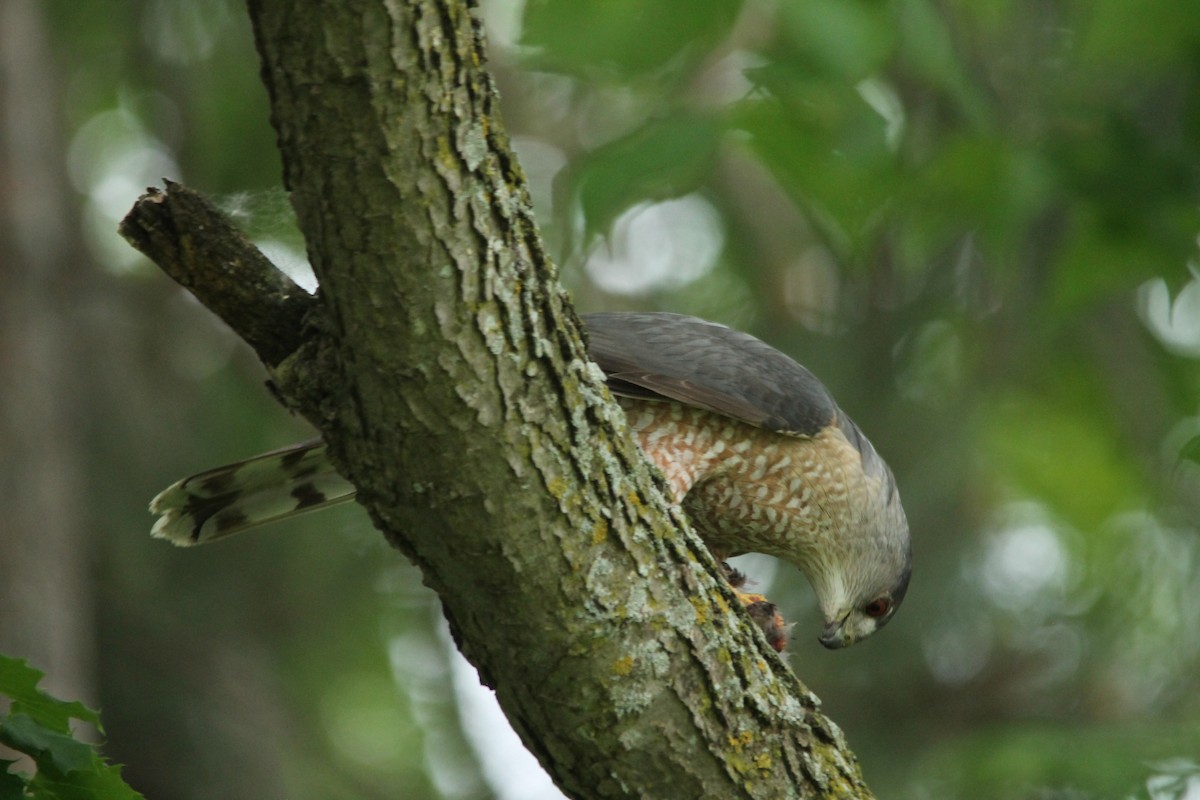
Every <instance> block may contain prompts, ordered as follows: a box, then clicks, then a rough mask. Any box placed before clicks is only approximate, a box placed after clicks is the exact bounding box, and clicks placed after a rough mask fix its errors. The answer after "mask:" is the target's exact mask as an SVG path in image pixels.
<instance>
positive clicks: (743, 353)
mask: <svg viewBox="0 0 1200 800" xmlns="http://www.w3.org/2000/svg"><path fill="white" fill-rule="evenodd" d="M582 319H583V322H584V326H585V327H586V328H587V332H588V352H589V354H590V355H591V357H592V359H593V360H594V361H595V362H596V363H597V364H599V365H600V368H601V369H602V370H604V373H605V375H607V376H608V385H609V388H610V389H611V390H612V391H613V393H614V394H618V395H624V396H627V397H641V398H650V399H670V400H675V401H677V402H680V403H685V404H687V405H690V406H696V407H698V408H704V409H708V410H709V411H715V412H717V413H718V414H725V415H727V416H730V417H733V418H734V419H739V420H742V421H743V422H748V423H750V424H751V425H755V426H758V427H761V428H766V429H767V430H772V431H778V432H780V433H786V434H791V435H793V436H813V435H815V434H816V433H818V432H819V431H821V430H822V429H823V428H825V427H828V426H829V425H830V424H831V423H832V422H834V420H835V418H836V417H837V416H838V413H839V411H838V407H837V403H835V402H834V400H833V396H832V395H830V394H829V390H828V389H826V388H825V386H824V385H823V384H822V383H821V381H820V380H818V379H817V376H815V375H813V374H812V373H811V372H809V371H808V370H807V369H805V368H804V367H802V366H800V365H799V364H797V363H796V362H795V361H794V360H792V359H791V358H789V357H788V356H786V355H784V354H783V353H781V352H779V351H778V350H776V349H775V348H773V347H771V346H770V345H768V344H766V343H765V342H762V341H761V340H759V339H756V338H754V337H753V336H751V335H749V334H747V333H741V332H739V331H735V330H733V329H731V328H727V327H725V326H724V325H718V324H716V323H713V322H706V321H705V320H702V319H698V318H696V317H688V316H683V315H681V314H667V313H623V312H612V313H596V314H584V315H583V317H582Z"/></svg>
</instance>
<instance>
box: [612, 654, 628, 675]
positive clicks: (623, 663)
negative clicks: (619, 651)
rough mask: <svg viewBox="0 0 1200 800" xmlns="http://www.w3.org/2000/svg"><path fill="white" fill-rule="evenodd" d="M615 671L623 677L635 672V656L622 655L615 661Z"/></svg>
mask: <svg viewBox="0 0 1200 800" xmlns="http://www.w3.org/2000/svg"><path fill="white" fill-rule="evenodd" d="M613 672H615V673H617V674H618V675H620V676H621V677H625V676H626V675H628V674H630V673H631V672H633V656H621V657H620V658H618V659H617V660H616V661H614V662H613Z"/></svg>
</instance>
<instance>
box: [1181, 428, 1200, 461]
mask: <svg viewBox="0 0 1200 800" xmlns="http://www.w3.org/2000/svg"><path fill="white" fill-rule="evenodd" d="M1179 458H1180V460H1181V461H1191V462H1192V463H1193V464H1200V433H1198V434H1196V435H1195V436H1193V437H1192V438H1191V439H1188V441H1187V443H1186V444H1185V445H1184V446H1183V447H1182V448H1180V450H1179Z"/></svg>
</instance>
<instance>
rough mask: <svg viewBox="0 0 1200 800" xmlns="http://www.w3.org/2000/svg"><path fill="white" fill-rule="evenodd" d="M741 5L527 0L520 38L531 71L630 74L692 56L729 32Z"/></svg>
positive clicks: (726, 0) (680, 0)
mask: <svg viewBox="0 0 1200 800" xmlns="http://www.w3.org/2000/svg"><path fill="white" fill-rule="evenodd" d="M741 5H742V4H741V2H740V0H605V2H603V3H580V2H578V0H531V2H529V3H528V4H527V5H526V9H525V19H524V26H523V30H522V44H523V45H525V46H526V47H527V48H529V49H530V55H529V57H528V62H529V63H530V65H531V66H533V67H534V68H536V69H542V70H547V71H557V72H567V73H573V74H584V75H595V74H597V73H600V74H604V73H608V74H612V75H615V76H616V77H621V78H631V77H636V76H642V75H646V74H648V73H651V72H654V71H656V70H659V69H662V68H663V67H665V66H666V65H668V64H669V63H670V62H672V61H674V60H676V59H677V58H678V59H679V60H680V61H681V62H683V63H687V62H689V61H691V60H694V59H697V58H699V57H700V56H702V55H703V54H704V53H705V52H706V51H707V49H708V46H709V45H711V44H713V43H715V42H717V41H718V40H720V39H721V38H723V37H724V36H725V35H726V34H727V33H728V32H729V29H730V28H731V27H732V25H733V21H734V20H735V19H736V18H737V15H738V11H739V10H740V9H741ZM680 56H683V58H680ZM689 56H690V58H689Z"/></svg>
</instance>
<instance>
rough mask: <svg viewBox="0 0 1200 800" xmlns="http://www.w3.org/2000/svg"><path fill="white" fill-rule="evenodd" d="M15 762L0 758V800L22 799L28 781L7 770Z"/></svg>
mask: <svg viewBox="0 0 1200 800" xmlns="http://www.w3.org/2000/svg"><path fill="white" fill-rule="evenodd" d="M15 763H17V762H15V761H6V760H5V759H3V758H0V800H24V798H25V786H26V784H27V783H28V782H27V780H26V779H25V777H24V776H22V775H18V774H15V773H13V772H9V769H11V767H12V765H13V764H15Z"/></svg>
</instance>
